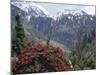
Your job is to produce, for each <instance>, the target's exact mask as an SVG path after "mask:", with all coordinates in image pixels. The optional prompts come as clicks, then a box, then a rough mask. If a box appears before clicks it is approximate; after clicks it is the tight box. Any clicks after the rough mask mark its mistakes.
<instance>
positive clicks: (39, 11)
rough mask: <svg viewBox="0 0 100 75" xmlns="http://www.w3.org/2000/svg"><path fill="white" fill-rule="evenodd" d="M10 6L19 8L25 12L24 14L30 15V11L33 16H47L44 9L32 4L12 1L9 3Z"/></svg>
mask: <svg viewBox="0 0 100 75" xmlns="http://www.w3.org/2000/svg"><path fill="white" fill-rule="evenodd" d="M11 4H12V5H14V6H16V7H18V8H20V9H21V10H23V11H25V12H26V13H30V11H32V12H31V13H32V14H33V15H34V16H48V15H49V13H48V11H47V10H46V9H44V8H43V7H41V6H39V5H37V4H35V3H33V2H26V1H23V2H18V1H12V2H11ZM33 11H34V12H35V13H33Z"/></svg>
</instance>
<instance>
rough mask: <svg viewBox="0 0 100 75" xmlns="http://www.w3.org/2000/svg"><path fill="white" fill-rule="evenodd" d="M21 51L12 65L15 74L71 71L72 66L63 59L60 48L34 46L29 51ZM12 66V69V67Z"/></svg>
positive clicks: (41, 45)
mask: <svg viewBox="0 0 100 75" xmlns="http://www.w3.org/2000/svg"><path fill="white" fill-rule="evenodd" d="M28 48H29V47H27V49H25V50H22V51H21V53H20V54H19V55H18V60H17V61H15V62H16V63H15V62H12V64H13V63H14V64H15V65H12V71H13V73H16V74H23V73H40V72H57V71H69V70H73V68H72V64H71V63H70V62H69V60H68V59H66V58H65V57H64V54H63V52H62V50H61V49H60V48H56V47H53V46H52V45H43V44H34V45H33V46H31V47H30V49H28ZM13 66H14V67H13Z"/></svg>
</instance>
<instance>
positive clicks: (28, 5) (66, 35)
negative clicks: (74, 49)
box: [11, 1, 96, 47]
mask: <svg viewBox="0 0 100 75" xmlns="http://www.w3.org/2000/svg"><path fill="white" fill-rule="evenodd" d="M17 14H19V15H20V20H21V23H22V24H23V26H24V28H25V33H26V36H27V37H28V38H29V39H30V40H32V38H34V37H38V38H42V39H44V40H47V39H48V36H49V33H50V31H51V40H54V41H57V42H59V43H61V44H63V45H65V46H67V47H71V46H72V44H73V42H75V41H76V40H77V38H78V34H79V32H82V33H84V34H83V35H82V36H84V35H85V34H87V37H90V36H91V35H89V33H90V32H91V31H93V32H95V29H96V15H95V14H94V15H91V14H87V13H86V12H85V11H83V10H68V9H66V10H64V11H59V12H57V13H56V15H52V16H51V14H50V13H49V12H48V11H47V10H46V9H44V8H43V7H41V6H39V5H37V4H35V3H33V2H17V1H14V2H13V1H12V2H11V20H12V21H11V27H12V36H13V35H15V30H14V27H15V25H16V21H15V16H16V15H17Z"/></svg>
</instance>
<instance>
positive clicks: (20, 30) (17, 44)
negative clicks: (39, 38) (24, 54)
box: [12, 15, 25, 54]
mask: <svg viewBox="0 0 100 75" xmlns="http://www.w3.org/2000/svg"><path fill="white" fill-rule="evenodd" d="M15 31H16V37H15V39H14V40H13V42H12V47H13V49H14V51H15V52H16V54H19V53H20V51H21V50H22V49H23V48H24V43H25V33H24V27H23V25H22V24H21V23H20V16H19V15H17V16H16V26H15Z"/></svg>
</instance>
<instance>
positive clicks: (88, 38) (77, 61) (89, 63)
mask: <svg viewBox="0 0 100 75" xmlns="http://www.w3.org/2000/svg"><path fill="white" fill-rule="evenodd" d="M81 38H82V39H81V40H79V41H78V42H77V45H76V47H74V48H73V49H74V50H72V53H71V54H70V56H69V59H70V60H71V62H72V64H73V67H74V70H87V69H95V68H96V43H95V42H96V41H95V39H96V36H95V31H94V30H93V31H90V32H89V33H86V34H85V35H84V36H83V37H81Z"/></svg>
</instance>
